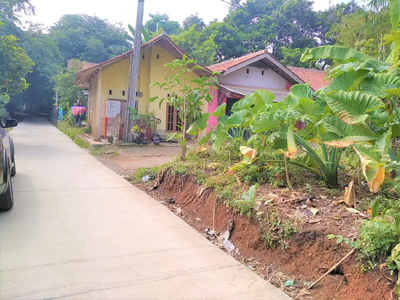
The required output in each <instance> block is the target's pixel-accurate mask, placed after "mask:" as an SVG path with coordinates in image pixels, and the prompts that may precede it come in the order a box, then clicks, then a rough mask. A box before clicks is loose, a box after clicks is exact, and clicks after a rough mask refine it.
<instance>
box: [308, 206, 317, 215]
mask: <svg viewBox="0 0 400 300" xmlns="http://www.w3.org/2000/svg"><path fill="white" fill-rule="evenodd" d="M309 210H310V211H311V212H312V214H313V215H314V216H315V215H316V214H317V213H318V212H319V209H318V208H315V207H310V208H309Z"/></svg>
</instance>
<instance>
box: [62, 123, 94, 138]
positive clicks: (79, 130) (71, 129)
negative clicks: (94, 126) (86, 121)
mask: <svg viewBox="0 0 400 300" xmlns="http://www.w3.org/2000/svg"><path fill="white" fill-rule="evenodd" d="M57 127H58V129H59V130H60V131H61V132H63V133H65V134H66V135H68V136H69V137H70V138H71V139H72V140H75V138H76V137H77V135H79V134H84V133H85V131H86V130H87V129H86V128H85V127H76V126H71V125H69V124H68V122H67V121H59V122H58V123H57Z"/></svg>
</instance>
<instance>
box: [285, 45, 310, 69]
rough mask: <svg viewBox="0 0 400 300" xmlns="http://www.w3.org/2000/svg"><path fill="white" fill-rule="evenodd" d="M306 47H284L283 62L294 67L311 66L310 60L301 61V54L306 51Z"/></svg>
mask: <svg viewBox="0 0 400 300" xmlns="http://www.w3.org/2000/svg"><path fill="white" fill-rule="evenodd" d="M304 50H305V49H304V48H303V49H300V48H295V49H292V48H287V47H285V46H283V47H282V56H283V58H282V60H281V63H282V64H283V65H285V66H292V67H301V68H309V67H310V63H309V62H301V61H300V58H301V55H302V54H303V53H304Z"/></svg>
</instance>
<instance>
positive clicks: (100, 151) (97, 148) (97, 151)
mask: <svg viewBox="0 0 400 300" xmlns="http://www.w3.org/2000/svg"><path fill="white" fill-rule="evenodd" d="M106 150H107V148H106V147H105V146H103V145H93V147H92V149H91V150H90V154H91V155H93V156H101V155H104V154H105V153H106Z"/></svg>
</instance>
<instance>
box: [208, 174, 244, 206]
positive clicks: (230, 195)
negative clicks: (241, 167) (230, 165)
mask: <svg viewBox="0 0 400 300" xmlns="http://www.w3.org/2000/svg"><path fill="white" fill-rule="evenodd" d="M205 187H209V188H213V189H214V193H215V196H216V198H217V200H219V201H225V204H226V205H227V206H230V207H231V206H232V203H233V201H234V200H235V199H237V198H239V197H240V196H241V193H242V189H241V188H239V187H238V183H237V181H236V178H235V177H234V176H227V175H226V174H225V173H219V174H218V175H216V176H212V177H209V178H208V179H207V182H206V183H205Z"/></svg>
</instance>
